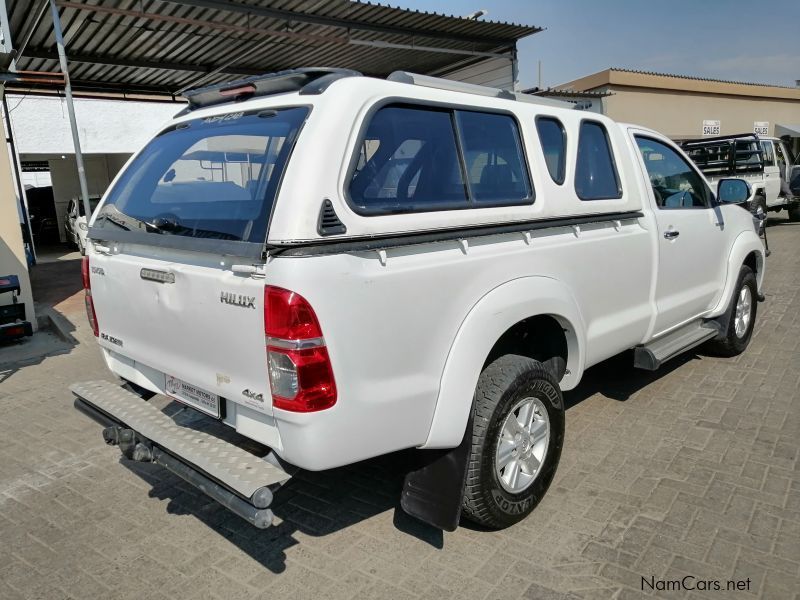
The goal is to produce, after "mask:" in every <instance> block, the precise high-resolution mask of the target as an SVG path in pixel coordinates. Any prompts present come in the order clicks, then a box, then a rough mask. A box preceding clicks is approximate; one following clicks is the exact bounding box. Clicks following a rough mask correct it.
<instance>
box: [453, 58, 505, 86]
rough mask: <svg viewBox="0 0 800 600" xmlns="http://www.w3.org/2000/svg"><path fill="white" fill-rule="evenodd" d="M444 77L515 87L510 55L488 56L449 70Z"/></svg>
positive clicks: (477, 83) (480, 83)
mask: <svg viewBox="0 0 800 600" xmlns="http://www.w3.org/2000/svg"><path fill="white" fill-rule="evenodd" d="M442 77H444V78H446V79H453V80H455V81H463V82H465V83H474V84H475V85H486V86H489V87H495V88H500V89H503V90H513V89H514V69H513V65H512V64H511V58H510V57H509V58H487V59H486V60H482V61H480V62H479V63H476V64H473V65H470V66H468V67H462V68H459V69H455V70H453V71H448V72H447V73H445V74H443V75H442Z"/></svg>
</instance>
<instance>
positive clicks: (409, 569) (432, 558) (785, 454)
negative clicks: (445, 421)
mask: <svg viewBox="0 0 800 600" xmlns="http://www.w3.org/2000/svg"><path fill="white" fill-rule="evenodd" d="M772 221H773V226H771V227H770V228H769V235H770V242H771V246H772V249H773V253H772V256H771V257H770V258H769V259H768V275H767V282H766V292H767V302H766V303H765V304H761V305H759V315H758V324H757V329H756V334H755V337H754V339H753V342H752V344H751V346H750V348H749V350H748V351H747V352H746V353H745V354H744V355H742V356H740V357H738V358H736V359H732V360H731V359H728V360H721V359H716V358H710V357H706V356H702V355H688V356H686V357H684V358H681V359H677V360H676V361H674V362H672V363H671V364H669V365H668V366H667V367H666V368H665V369H663V370H662V371H659V372H658V373H655V374H649V373H643V372H640V371H635V370H633V369H632V368H631V367H630V363H629V357H621V358H617V359H613V360H611V361H608V362H606V363H604V364H603V365H600V366H598V367H595V368H594V369H592V370H590V371H589V372H588V373H587V376H586V378H585V381H584V382H583V384H582V385H581V386H580V388H579V389H577V390H575V391H574V392H571V393H569V394H567V400H568V403H569V409H568V412H567V440H566V445H565V450H564V453H563V457H562V462H561V466H560V468H559V472H558V475H557V477H556V481H555V483H554V484H553V486H552V488H551V490H550V492H549V493H548V495H547V497H546V498H545V500H544V501H543V502H542V503H541V505H540V506H539V507H538V508H537V510H536V511H535V512H534V514H533V515H531V516H530V517H529V518H528V519H526V520H525V521H524V522H522V523H520V524H519V525H517V526H515V527H512V528H510V529H508V530H506V531H501V532H487V531H481V530H478V529H476V528H475V527H473V526H471V525H470V524H469V523H467V522H464V523H462V527H461V528H459V529H458V530H457V531H456V532H454V533H445V534H442V533H441V532H440V531H437V530H433V529H430V528H428V527H426V526H424V525H422V524H420V523H418V522H416V521H415V520H413V519H411V518H410V517H407V516H406V515H405V514H404V513H403V512H402V511H401V510H400V509H399V508H398V499H399V491H400V488H401V485H402V479H403V468H404V465H405V464H407V462H408V455H407V454H403V453H400V454H397V455H393V456H388V457H384V458H381V459H378V460H372V461H368V462H365V463H362V464H358V465H354V466H351V467H348V468H344V469H338V470H336V471H332V472H326V473H306V474H302V475H300V476H299V477H298V478H297V479H295V480H293V481H292V482H291V483H290V484H288V486H287V488H286V489H285V490H283V491H282V492H281V494H280V495H279V499H280V503H279V505H278V506H277V507H276V508H275V513H276V515H277V517H278V519H277V525H276V526H275V527H273V528H271V529H268V530H265V531H259V530H256V529H253V528H251V527H250V526H248V525H246V524H245V523H244V522H243V521H241V520H240V519H239V518H237V517H235V516H233V515H231V514H230V513H228V512H227V511H226V510H224V509H222V508H220V507H219V506H218V505H216V504H215V503H213V502H211V501H209V500H208V499H207V498H206V497H205V496H203V495H201V494H198V493H196V492H195V490H194V489H192V488H191V487H189V486H187V485H186V484H184V483H183V482H181V481H180V480H179V479H177V478H176V477H174V476H171V475H169V474H168V473H166V472H165V471H162V470H160V469H159V468H155V467H151V466H145V465H140V464H131V463H128V462H121V460H120V453H119V452H118V451H117V450H116V449H114V448H109V447H106V446H104V444H103V442H102V440H101V437H100V427H99V426H98V425H96V424H95V423H93V422H91V421H89V420H88V419H87V418H86V417H84V416H83V415H81V414H79V413H77V412H76V411H75V410H74V409H73V407H72V397H71V394H70V393H69V392H68V391H67V386H68V385H69V384H70V383H72V382H73V381H76V380H80V379H92V378H108V377H109V373H108V372H107V371H106V370H105V367H104V366H103V364H102V363H101V360H100V355H99V351H98V349H97V347H96V345H95V344H94V340H93V338H92V336H91V332H90V331H88V327H87V325H86V323H85V316H84V315H83V314H82V311H83V309H82V299H81V296H80V293H78V294H77V295H76V294H75V292H76V291H77V288H78V287H79V283H78V284H75V283H72V281H71V279H70V276H68V275H65V272H64V271H63V270H62V271H60V275H59V276H60V277H61V278H62V281H61V284H62V286H64V289H59V290H56V291H53V290H50V291H49V292H48V293H49V301H50V302H51V303H52V304H54V305H55V306H56V307H57V309H58V310H60V311H61V312H62V314H64V315H65V316H66V317H67V318H69V319H70V320H71V321H72V323H74V325H75V330H74V331H73V332H72V334H73V335H74V337H75V339H76V342H77V344H76V345H75V346H74V347H73V348H72V350H71V351H70V352H69V353H68V354H61V355H56V356H51V357H48V358H44V359H41V360H39V361H37V362H35V363H34V364H29V365H27V366H17V367H14V368H10V369H6V370H5V371H3V372H2V373H0V409H1V410H2V412H1V413H0V414H1V415H2V416H1V417H0V598H3V599H6V600H14V599H18V598H31V599H32V598H43V599H62V598H74V599H76V600H83V599H86V598H103V599H105V600H112V599H116V598H148V599H167V598H169V599H174V598H190V599H192V600H199V599H202V598H217V599H226V600H227V599H240V598H265V599H267V598H269V599H277V598H292V599H302V598H313V599H315V600H321V599H328V598H337V599H339V598H342V599H344V598H386V599H391V600H400V599H403V598H498V599H500V598H502V599H503V600H510V599H513V598H529V599H536V600H538V599H550V598H635V597H640V596H644V595H650V594H653V593H654V591H653V589H655V590H663V589H664V588H665V587H670V591H659V592H658V595H659V596H663V597H668V598H731V597H736V598H751V597H759V598H779V599H791V598H798V597H800V595H799V592H800V474H799V473H798V441H797V440H798V439H800V405H799V404H798V402H800V393H798V387H800V349H799V348H798V343H799V342H800V319H798V316H797V311H798V310H799V309H800V297H799V296H798V290H799V289H800V225H793V224H788V223H786V222H785V221H783V220H782V219H781V218H778V219H775V218H773V219H772ZM46 266H47V267H48V268H50V267H51V266H50V265H46ZM57 266H59V267H60V268H62V269H72V273H73V274H74V276H79V269H77V263H75V264H72V262H69V261H68V262H65V263H59V264H58V265H57ZM687 268H690V266H689V265H687ZM35 277H40V278H43V279H44V280H45V281H40V284H42V283H46V280H47V276H44V275H42V274H41V272H40V273H39V274H35ZM70 286H72V287H70ZM70 290H71V291H70ZM678 580H679V581H681V582H682V584H685V585H688V586H693V587H695V588H696V589H695V590H694V591H687V590H676V589H675V584H674V583H673V584H671V585H670V582H673V581H678ZM729 580H730V581H732V584H733V586H734V587H735V588H736V589H737V591H736V592H735V593H734V592H732V591H727V589H728V588H727V586H728V585H730V584H729V583H728V581H729ZM706 581H708V582H709V583H708V584H705V583H704V582H706ZM714 581H716V582H718V583H719V584H720V585H721V586H722V591H704V590H703V589H702V588H703V587H704V586H706V585H711V584H712V583H713V582H714ZM651 588H653V589H651ZM712 590H713V586H712Z"/></svg>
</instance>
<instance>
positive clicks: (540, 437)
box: [495, 398, 550, 494]
mask: <svg viewBox="0 0 800 600" xmlns="http://www.w3.org/2000/svg"><path fill="white" fill-rule="evenodd" d="M549 442H550V418H549V417H548V413H547V409H546V408H545V406H544V403H543V402H542V401H541V400H540V399H539V398H524V399H522V400H521V401H519V402H518V403H517V404H516V405H515V406H514V408H513V409H512V410H511V411H510V412H509V413H508V416H506V419H505V421H504V422H503V426H502V427H501V428H500V435H499V439H498V440H497V449H496V452H495V473H496V474H497V479H498V481H499V482H500V485H501V487H502V488H503V489H504V490H506V491H507V492H511V493H512V494H518V493H520V492H522V491H524V490H525V489H527V488H528V487H530V485H531V484H532V483H533V482H534V481H535V480H536V477H537V476H538V475H539V473H540V472H541V469H542V465H543V464H544V461H545V458H546V457H547V447H548V445H549Z"/></svg>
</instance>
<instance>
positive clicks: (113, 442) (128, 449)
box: [103, 425, 153, 462]
mask: <svg viewBox="0 0 800 600" xmlns="http://www.w3.org/2000/svg"><path fill="white" fill-rule="evenodd" d="M103 440H104V441H105V443H106V444H108V445H109V446H119V449H120V450H121V451H122V454H124V455H125V456H126V457H127V458H129V459H131V460H135V461H138V462H153V449H152V446H151V445H150V443H149V442H147V441H146V440H137V438H136V432H135V431H133V429H124V428H122V427H118V426H117V425H112V426H111V427H106V428H105V429H103Z"/></svg>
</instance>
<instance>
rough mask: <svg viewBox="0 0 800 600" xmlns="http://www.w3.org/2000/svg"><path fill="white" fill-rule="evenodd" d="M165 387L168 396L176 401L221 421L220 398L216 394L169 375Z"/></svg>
mask: <svg viewBox="0 0 800 600" xmlns="http://www.w3.org/2000/svg"><path fill="white" fill-rule="evenodd" d="M165 387H166V389H167V394H168V395H169V396H171V397H172V398H175V400H177V401H179V402H183V403H184V404H188V405H189V406H191V407H192V408H196V409H197V410H199V411H201V412H204V413H206V414H207V415H211V416H212V417H215V418H217V419H219V396H217V395H216V394H211V393H209V392H207V391H205V390H201V389H200V388H199V387H196V386H193V385H192V384H190V383H186V382H185V381H183V380H182V379H178V378H177V377H173V376H172V375H167V381H166V386H165Z"/></svg>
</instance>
